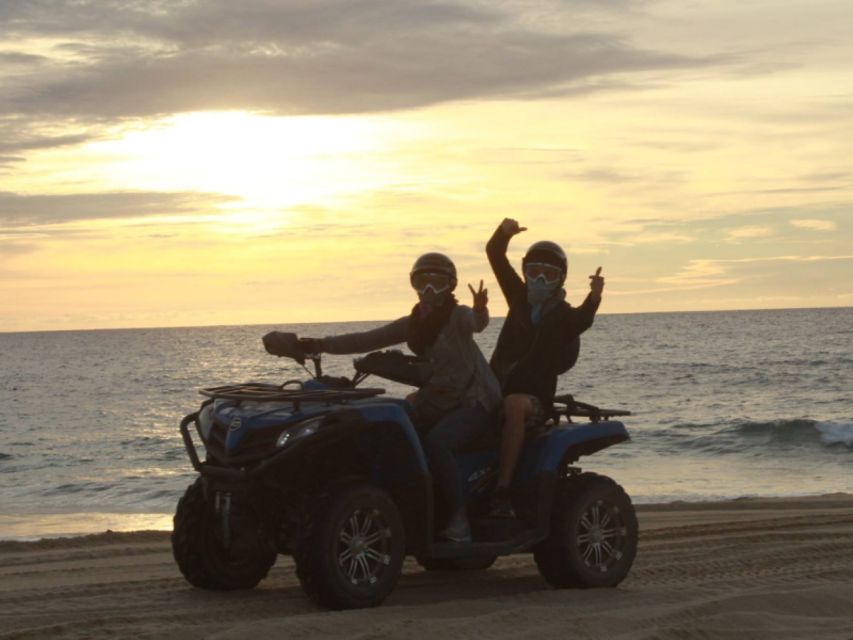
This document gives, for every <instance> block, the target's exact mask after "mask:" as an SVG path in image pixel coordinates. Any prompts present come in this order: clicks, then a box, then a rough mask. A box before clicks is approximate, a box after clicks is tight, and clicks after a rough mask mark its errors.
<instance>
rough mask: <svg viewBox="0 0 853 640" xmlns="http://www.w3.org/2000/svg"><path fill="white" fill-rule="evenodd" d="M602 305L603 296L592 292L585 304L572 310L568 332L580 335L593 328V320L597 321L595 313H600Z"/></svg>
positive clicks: (569, 315)
mask: <svg viewBox="0 0 853 640" xmlns="http://www.w3.org/2000/svg"><path fill="white" fill-rule="evenodd" d="M600 304H601V296H600V295H597V294H595V293H594V292H592V291H590V292H589V294H588V295H587V297H586V300H584V301H583V304H582V305H581V306H579V307H576V308H574V309H572V310H571V313H569V314H568V316H567V318H568V322H567V326H566V330H567V331H569V332H571V333H575V334H576V335H580V334H582V333H583V332H584V331H586V330H587V329H589V328H590V327H591V326H592V322H593V320H595V313H596V311H598V307H599V305H600Z"/></svg>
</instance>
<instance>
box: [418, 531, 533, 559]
mask: <svg viewBox="0 0 853 640" xmlns="http://www.w3.org/2000/svg"><path fill="white" fill-rule="evenodd" d="M542 539H543V536H542V535H540V534H539V533H537V532H536V530H535V529H525V530H524V531H522V532H521V533H520V534H518V535H516V536H515V537H513V538H511V539H510V540H504V541H501V542H477V541H475V542H469V543H460V542H444V541H442V542H436V543H434V544H433V545H432V553H430V557H431V558H464V557H476V556H506V555H509V554H511V553H520V552H523V551H528V550H530V549H531V548H532V547H533V545H535V544H536V543H537V542H539V541H541V540H542Z"/></svg>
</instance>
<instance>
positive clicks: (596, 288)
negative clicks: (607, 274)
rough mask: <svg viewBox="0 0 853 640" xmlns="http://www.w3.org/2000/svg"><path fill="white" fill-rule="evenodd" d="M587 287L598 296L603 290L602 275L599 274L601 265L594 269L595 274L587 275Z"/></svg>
mask: <svg viewBox="0 0 853 640" xmlns="http://www.w3.org/2000/svg"><path fill="white" fill-rule="evenodd" d="M589 289H590V291H592V292H593V293H594V294H595V295H597V296H598V297H599V298H600V297H601V292H602V291H604V276H603V275H601V267H598V269H596V270H595V275H593V276H590V277H589Z"/></svg>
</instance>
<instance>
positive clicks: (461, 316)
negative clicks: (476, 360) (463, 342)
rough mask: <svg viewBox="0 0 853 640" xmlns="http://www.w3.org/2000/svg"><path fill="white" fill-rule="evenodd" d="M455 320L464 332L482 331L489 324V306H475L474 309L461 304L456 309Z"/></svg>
mask: <svg viewBox="0 0 853 640" xmlns="http://www.w3.org/2000/svg"><path fill="white" fill-rule="evenodd" d="M454 320H455V322H457V323H458V324H459V327H460V329H461V330H462V332H463V334H465V335H471V334H474V333H480V332H481V331H482V330H483V329H485V328H486V327H488V326H489V308H488V307H483V308H477V307H474V308H473V309H472V308H470V307H466V306H465V305H463V304H460V305H458V306H457V307H456V310H455V311H454Z"/></svg>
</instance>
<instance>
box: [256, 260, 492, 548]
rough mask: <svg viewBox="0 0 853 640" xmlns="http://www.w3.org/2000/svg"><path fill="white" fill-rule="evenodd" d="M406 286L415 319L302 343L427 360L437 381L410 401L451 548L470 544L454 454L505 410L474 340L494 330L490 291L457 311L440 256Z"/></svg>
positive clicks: (446, 263)
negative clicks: (397, 351)
mask: <svg viewBox="0 0 853 640" xmlns="http://www.w3.org/2000/svg"><path fill="white" fill-rule="evenodd" d="M409 283H410V284H411V285H412V288H413V289H414V290H415V291H416V292H417V295H418V302H417V304H415V306H414V307H413V308H412V311H411V313H409V314H408V315H406V316H403V317H402V318H398V319H397V320H394V321H393V322H391V323H389V324H386V325H384V326H381V327H378V328H376V329H372V330H370V331H364V332H360V333H350V334H346V335H339V336H326V337H323V338H303V339H302V340H301V342H302V345H303V348H304V350H305V351H306V352H307V353H335V354H349V353H366V352H368V351H375V350H377V349H384V348H386V347H390V346H392V345H397V344H401V343H406V344H408V346H409V348H410V349H411V350H412V351H413V352H414V353H415V355H417V356H420V357H421V358H422V359H424V360H426V361H428V362H429V363H430V365H431V369H432V375H431V376H430V378H429V380H428V382H427V383H426V384H425V385H424V386H422V387H421V388H420V389H418V390H417V391H416V392H414V393H412V394H410V395H409V396H408V398H407V400H408V401H409V408H410V412H411V414H412V417H413V419H414V422H415V424H416V425H417V427H418V430H419V431H420V432H421V433H422V434H424V433H425V434H426V435H425V436H423V438H422V439H423V443H424V450H425V452H426V454H427V458H428V459H429V463H430V469H431V470H432V473H433V476H434V477H435V479H436V480H437V482H438V484H439V486H440V488H441V490H442V492H443V493H444V495H445V497H446V499H447V503H448V507H449V509H450V514H451V517H450V520H449V522H448V524H447V527H446V528H445V529H444V530H443V531H442V532H441V535H442V537H444V538H446V539H449V540H451V541H454V542H470V541H471V528H470V525H469V522H468V518H467V514H466V512H465V502H464V498H463V494H462V486H463V482H462V477H461V471H460V469H459V467H458V465H457V463H456V459H455V457H454V455H453V453H454V451H456V450H457V449H459V448H460V447H462V446H464V445H466V444H467V443H469V442H471V441H472V440H474V439H475V438H476V437H477V436H478V435H480V433H482V432H483V431H484V430H485V429H486V428H488V426H489V425H490V424H491V422H492V417H493V414H494V413H495V412H496V411H497V410H498V409H499V407H500V404H501V390H500V385H499V384H498V381H497V379H496V378H495V375H494V373H493V372H492V370H491V368H490V367H489V363H488V362H486V358H485V357H484V356H483V354H482V352H481V351H480V348H479V347H478V346H477V343H476V342H474V333H475V332H476V333H479V332H480V331H482V330H483V329H485V328H486V326H487V325H488V324H489V311H488V308H487V304H488V292H487V291H486V290H485V289H483V282H482V281H480V288H479V291H475V290H474V288H473V287H471V285H468V288H469V289H470V290H471V293H472V294H473V296H474V304H473V308H471V307H467V306H465V305H461V304H458V303H457V301H456V297H455V296H454V295H453V291H454V289H455V288H456V266H455V265H454V264H453V262H452V261H451V260H450V258H448V257H447V256H445V255H444V254H441V253H427V254H424V255H422V256H421V257H420V258H418V259H417V260H416V261H415V264H414V266H413V267H412V270H411V272H410V273H409ZM276 333H277V332H274V333H273V334H268V335H267V336H264V346H265V347H266V348H267V351H270V353H275V352H276V348H275V342H276V338H275V334H276Z"/></svg>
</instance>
